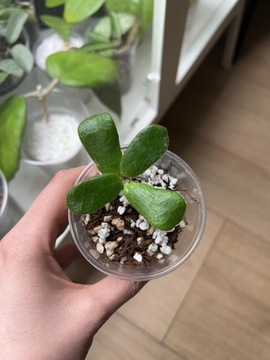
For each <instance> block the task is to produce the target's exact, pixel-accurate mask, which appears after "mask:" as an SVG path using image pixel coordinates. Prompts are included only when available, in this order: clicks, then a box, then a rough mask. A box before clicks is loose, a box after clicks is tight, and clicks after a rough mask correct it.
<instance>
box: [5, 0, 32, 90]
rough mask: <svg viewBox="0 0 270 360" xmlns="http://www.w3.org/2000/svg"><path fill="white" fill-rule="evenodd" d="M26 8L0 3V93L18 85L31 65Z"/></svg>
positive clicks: (28, 14) (8, 2) (14, 4)
mask: <svg viewBox="0 0 270 360" xmlns="http://www.w3.org/2000/svg"><path fill="white" fill-rule="evenodd" d="M31 15H32V14H31V13H30V11H29V9H28V8H25V7H23V6H22V5H18V4H17V3H13V2H11V1H10V0H4V1H1V3H0V52H1V53H0V59H1V60H0V94H6V93H7V92H9V91H11V90H12V89H13V88H15V87H16V86H18V85H19V84H20V82H21V81H22V80H23V79H24V77H25V76H26V74H28V73H29V72H30V71H31V69H32V67H33V55H32V53H31V51H30V49H29V45H30V43H29V36H28V33H27V31H26V30H25V24H26V21H27V20H28V18H29V17H30V16H31Z"/></svg>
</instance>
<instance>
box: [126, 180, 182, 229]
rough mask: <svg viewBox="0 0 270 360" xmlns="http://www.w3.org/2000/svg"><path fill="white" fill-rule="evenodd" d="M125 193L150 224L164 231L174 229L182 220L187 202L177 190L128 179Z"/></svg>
mask: <svg viewBox="0 0 270 360" xmlns="http://www.w3.org/2000/svg"><path fill="white" fill-rule="evenodd" d="M124 193H125V196H126V198H127V200H128V202H129V203H130V204H131V206H133V207H134V209H136V210H137V211H138V212H139V213H140V214H141V215H142V216H143V217H144V218H145V219H146V220H147V221H148V223H149V224H150V225H152V226H154V227H156V228H158V229H160V230H164V231H168V230H171V229H173V228H174V227H175V226H176V225H177V224H179V222H180V221H181V219H182V217H183V215H184V212H185V209H186V202H185V200H184V198H183V197H182V196H181V195H179V194H178V193H177V192H175V191H171V190H165V189H159V188H154V187H152V186H151V185H146V184H141V183H139V182H134V181H128V182H126V183H125V185H124Z"/></svg>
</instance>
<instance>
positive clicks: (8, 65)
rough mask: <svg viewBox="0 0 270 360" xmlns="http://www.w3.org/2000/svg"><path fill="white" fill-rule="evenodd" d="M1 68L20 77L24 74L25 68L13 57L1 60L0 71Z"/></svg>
mask: <svg viewBox="0 0 270 360" xmlns="http://www.w3.org/2000/svg"><path fill="white" fill-rule="evenodd" d="M1 70H2V71H4V72H5V73H7V74H9V75H13V76H16V77H18V78H21V77H22V76H23V74H24V71H23V69H22V68H21V67H20V66H19V65H18V64H17V63H16V61H15V60H13V59H4V60H2V61H0V71H1Z"/></svg>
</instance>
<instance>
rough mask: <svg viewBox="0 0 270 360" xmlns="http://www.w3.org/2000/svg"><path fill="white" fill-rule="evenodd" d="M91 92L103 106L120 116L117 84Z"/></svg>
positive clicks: (97, 88)
mask: <svg viewBox="0 0 270 360" xmlns="http://www.w3.org/2000/svg"><path fill="white" fill-rule="evenodd" d="M93 92H94V93H95V95H96V96H97V98H98V99H99V100H100V101H101V102H102V103H103V104H104V105H105V106H107V107H108V108H109V109H110V110H112V111H113V112H115V113H116V114H117V115H118V116H119V117H120V116H121V113H122V106H121V93H120V89H119V85H118V82H115V83H112V84H107V85H105V86H101V87H96V88H94V89H93Z"/></svg>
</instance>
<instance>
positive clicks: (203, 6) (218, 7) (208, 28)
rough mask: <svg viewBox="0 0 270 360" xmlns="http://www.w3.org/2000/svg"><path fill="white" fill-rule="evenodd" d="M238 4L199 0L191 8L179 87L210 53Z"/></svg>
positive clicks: (183, 47) (178, 82)
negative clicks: (206, 54) (205, 55)
mask: <svg viewBox="0 0 270 360" xmlns="http://www.w3.org/2000/svg"><path fill="white" fill-rule="evenodd" d="M238 4H239V1H238V0H226V1H224V0H198V1H197V3H195V4H194V5H193V6H192V7H191V8H190V10H189V12H190V14H189V16H190V18H188V20H189V22H190V23H189V24H188V28H187V29H186V31H185V34H184V38H183V44H182V48H181V55H180V59H179V66H178V73H177V78H176V83H177V85H181V84H182V83H183V82H184V81H185V79H186V78H187V77H188V76H189V74H190V72H191V71H193V69H194V66H195V65H196V64H197V63H198V62H199V61H200V60H201V59H203V56H204V54H205V53H206V52H208V51H209V49H210V47H211V46H212V44H213V41H216V39H217V38H218V37H219V36H220V35H221V34H222V32H223V31H224V28H225V27H226V26H227V25H228V21H227V20H230V21H231V20H232V19H231V15H232V13H233V11H234V9H235V7H236V6H237V5H238ZM193 72H194V71H193Z"/></svg>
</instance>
